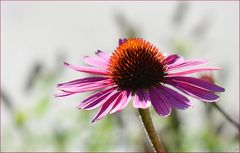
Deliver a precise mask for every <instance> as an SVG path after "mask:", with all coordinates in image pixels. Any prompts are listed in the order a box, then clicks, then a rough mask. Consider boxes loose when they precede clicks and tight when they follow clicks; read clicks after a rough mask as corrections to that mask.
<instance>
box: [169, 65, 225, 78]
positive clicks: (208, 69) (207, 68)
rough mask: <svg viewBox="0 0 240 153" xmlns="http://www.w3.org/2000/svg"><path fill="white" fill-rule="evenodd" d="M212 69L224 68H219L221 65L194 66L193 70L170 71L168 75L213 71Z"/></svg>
mask: <svg viewBox="0 0 240 153" xmlns="http://www.w3.org/2000/svg"><path fill="white" fill-rule="evenodd" d="M211 70H222V68H219V67H204V68H194V69H191V70H186V71H181V72H175V73H168V75H167V76H181V75H188V74H193V73H197V72H202V71H211Z"/></svg>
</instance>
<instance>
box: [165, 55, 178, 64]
mask: <svg viewBox="0 0 240 153" xmlns="http://www.w3.org/2000/svg"><path fill="white" fill-rule="evenodd" d="M178 58H179V56H178V55H177V54H172V55H169V56H167V58H165V59H164V60H163V63H166V64H167V65H169V64H173V63H174V62H176V60H177V59H178Z"/></svg>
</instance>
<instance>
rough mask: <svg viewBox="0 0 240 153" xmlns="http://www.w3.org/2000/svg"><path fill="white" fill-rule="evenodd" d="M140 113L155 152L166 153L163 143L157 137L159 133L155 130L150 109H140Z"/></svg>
mask: <svg viewBox="0 0 240 153" xmlns="http://www.w3.org/2000/svg"><path fill="white" fill-rule="evenodd" d="M138 112H139V114H140V117H141V119H142V123H143V125H144V128H145V130H146V133H147V135H148V138H149V139H150V141H151V144H152V147H153V149H154V151H155V152H158V153H160V152H161V153H164V152H165V151H164V148H163V145H162V144H161V141H160V139H159V137H158V135H157V132H156V130H155V128H154V125H153V122H152V118H151V116H150V112H149V109H148V108H147V109H140V108H139V109H138Z"/></svg>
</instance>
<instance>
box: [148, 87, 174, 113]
mask: <svg viewBox="0 0 240 153" xmlns="http://www.w3.org/2000/svg"><path fill="white" fill-rule="evenodd" d="M149 96H150V99H151V102H152V105H153V108H154V109H155V111H156V112H157V113H158V114H159V115H160V116H163V117H166V116H168V115H169V114H170V112H171V106H170V105H169V104H168V101H167V99H166V98H165V97H164V96H162V95H161V93H159V90H158V89H157V88H152V89H150V90H149Z"/></svg>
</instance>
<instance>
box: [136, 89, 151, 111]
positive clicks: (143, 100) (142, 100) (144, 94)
mask: <svg viewBox="0 0 240 153" xmlns="http://www.w3.org/2000/svg"><path fill="white" fill-rule="evenodd" d="M150 105H151V102H150V97H149V94H148V91H143V90H137V91H136V94H135V97H134V100H133V106H134V107H135V108H143V109H145V108H148V107H149V106H150Z"/></svg>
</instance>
